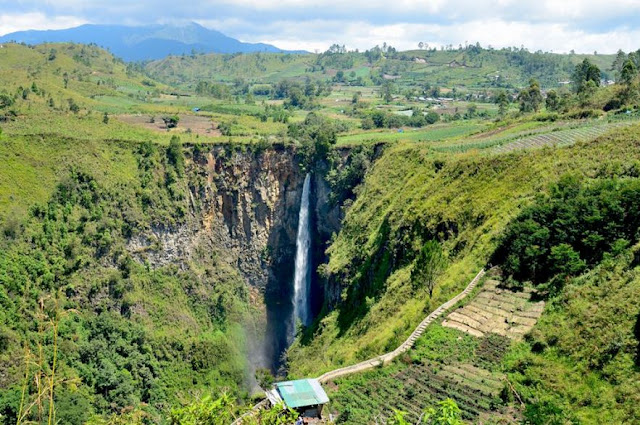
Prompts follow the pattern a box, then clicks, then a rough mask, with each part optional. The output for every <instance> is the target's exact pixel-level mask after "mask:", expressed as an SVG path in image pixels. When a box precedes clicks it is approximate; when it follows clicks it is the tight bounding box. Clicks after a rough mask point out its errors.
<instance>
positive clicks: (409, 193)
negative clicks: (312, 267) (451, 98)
mask: <svg viewBox="0 0 640 425" xmlns="http://www.w3.org/2000/svg"><path fill="white" fill-rule="evenodd" d="M637 132H638V127H637V126H634V127H632V128H629V129H627V130H622V131H619V132H617V133H614V134H613V135H611V136H606V137H602V138H600V139H598V140H597V141H595V142H591V143H582V144H578V145H576V146H574V147H570V148H564V149H552V148H550V149H542V150H538V151H533V152H529V153H523V152H517V153H512V154H508V155H487V156H479V155H476V154H459V155H455V156H442V155H439V154H436V153H434V152H433V151H431V150H429V149H426V148H424V147H420V146H414V145H406V144H398V145H396V146H394V147H392V148H388V149H387V150H385V153H384V155H383V156H382V157H381V158H380V159H379V160H378V161H377V162H376V163H375V165H374V166H373V167H372V169H371V170H370V172H369V173H368V174H367V176H366V179H365V182H364V184H363V185H362V186H361V187H359V188H358V189H357V194H358V195H357V198H356V200H355V202H354V203H353V206H352V207H351V208H350V209H349V210H348V211H347V214H346V217H345V220H344V223H343V229H342V230H341V232H340V233H339V234H338V235H337V238H336V239H335V240H334V241H333V243H332V244H331V246H330V247H329V249H328V251H327V252H328V254H329V262H328V264H327V265H326V266H325V267H323V268H322V270H321V273H324V274H325V276H326V278H327V280H328V284H329V285H332V286H333V287H334V288H335V289H332V290H331V291H335V292H334V293H336V298H337V299H335V300H334V303H335V306H336V309H335V310H333V311H330V312H327V314H326V316H324V317H322V318H320V319H319V320H318V322H317V323H316V324H315V325H314V327H313V328H312V329H309V330H308V332H309V335H308V337H305V338H303V339H302V340H301V341H300V342H299V343H298V344H297V345H296V346H294V348H293V349H292V350H291V352H290V367H291V372H292V374H293V375H294V376H302V375H307V374H313V373H319V372H323V371H326V370H329V369H331V368H333V367H336V366H341V365H346V364H350V363H354V362H356V361H359V360H364V359H366V358H368V357H371V356H374V355H376V354H381V353H383V352H385V351H387V350H390V349H393V348H395V346H397V345H398V343H399V342H400V341H402V340H404V338H405V337H406V336H407V335H408V333H409V332H410V330H412V328H413V326H414V325H415V324H416V323H418V322H419V321H420V318H421V317H422V316H423V315H425V312H428V311H430V310H432V309H433V308H435V306H437V305H439V304H440V303H441V302H442V301H443V300H445V299H448V298H449V297H450V296H451V294H453V293H454V292H457V291H459V290H460V289H461V288H462V287H464V285H466V282H467V281H468V280H470V278H471V277H472V276H473V275H474V274H475V273H476V272H477V270H478V269H479V268H480V267H481V266H482V265H484V264H486V263H487V262H488V261H489V260H490V257H491V255H492V253H493V251H494V250H495V249H496V248H497V245H498V241H499V239H500V237H501V235H502V234H503V232H504V231H505V229H506V226H507V224H508V223H509V220H510V219H511V218H512V217H514V216H515V215H516V214H517V213H518V212H519V211H520V209H521V208H523V207H525V206H527V205H529V204H530V203H532V202H533V201H534V199H535V195H536V194H537V193H539V192H541V191H544V190H546V189H547V188H548V187H549V186H550V185H551V184H553V183H554V182H556V181H557V179H558V178H559V176H560V175H562V174H563V173H566V172H573V173H577V174H579V175H582V176H585V177H590V178H594V177H597V176H599V175H610V174H612V173H625V172H627V173H633V172H634V171H633V170H635V167H636V166H637V159H636V158H637V155H638V144H637V143H638V142H637V136H636V135H637ZM616 170H619V171H616ZM625 170H626V171H625ZM428 240H436V241H438V242H439V243H440V244H441V245H442V247H443V249H444V251H445V252H446V253H447V256H448V267H447V268H446V270H445V271H444V273H443V275H442V276H441V277H440V279H439V281H438V285H437V287H436V289H435V291H434V296H433V298H430V297H429V296H428V291H427V289H426V288H424V287H423V286H422V285H421V284H420V283H419V282H413V281H412V279H411V271H412V269H413V267H414V261H415V259H416V257H415V252H417V250H418V248H419V247H421V246H422V245H423V244H424V243H425V242H426V241H428ZM400 300H402V301H401V302H400ZM312 335H313V337H311V336H312Z"/></svg>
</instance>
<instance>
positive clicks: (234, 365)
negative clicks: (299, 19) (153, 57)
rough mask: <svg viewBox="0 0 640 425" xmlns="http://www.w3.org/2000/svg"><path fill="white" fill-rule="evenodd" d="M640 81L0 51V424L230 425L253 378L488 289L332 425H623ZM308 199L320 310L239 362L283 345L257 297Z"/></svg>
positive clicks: (301, 61)
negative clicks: (446, 411) (269, 332)
mask: <svg viewBox="0 0 640 425" xmlns="http://www.w3.org/2000/svg"><path fill="white" fill-rule="evenodd" d="M634 55H635V54H631V55H629V56H628V59H629V61H628V63H629V64H631V65H629V66H628V67H627V71H628V72H627V73H626V74H624V75H623V73H622V72H621V70H620V69H618V68H619V67H618V68H616V69H612V64H613V60H614V56H607V55H588V56H581V55H555V54H551V53H540V52H538V53H530V52H527V51H524V50H522V49H513V48H512V49H502V50H493V49H483V48H479V47H476V46H468V47H466V48H460V49H456V48H453V47H450V48H447V49H443V50H437V51H434V50H425V49H423V50H415V51H408V52H397V51H395V49H393V48H390V47H388V46H387V47H384V48H377V49H371V50H369V51H367V52H362V53H356V52H344V51H342V50H341V49H340V48H339V47H337V46H334V47H333V48H332V49H331V50H330V51H329V52H326V53H324V54H320V55H312V54H302V55H285V54H265V53H259V54H258V53H256V54H244V55H198V54H194V55H189V56H187V55H185V56H180V57H177V56H174V57H168V58H165V59H163V60H159V61H153V62H148V63H145V64H129V65H127V64H125V63H123V62H122V61H120V60H119V59H117V58H115V57H113V56H112V55H111V54H109V53H108V52H106V51H104V50H102V49H100V48H98V47H96V46H93V45H88V46H85V45H77V44H46V45H38V46H26V45H18V44H13V43H9V44H5V45H3V46H2V48H0V424H3V425H4V424H9V423H11V424H15V423H18V424H23V423H45V422H49V419H50V418H51V421H52V423H53V422H55V421H53V416H54V413H55V419H56V421H57V422H58V423H65V424H66V423H69V424H85V423H88V424H96V425H97V424H109V425H116V424H120V423H134V424H143V423H144V424H151V423H159V424H169V423H171V424H185V425H186V424H193V423H204V422H206V420H205V419H203V418H209V419H207V420H209V421H210V422H211V421H213V419H211V418H212V417H215V416H216V415H217V414H220V415H224V416H220V417H224V418H225V419H220V420H218V419H216V420H218V422H221V421H222V423H226V422H229V421H230V418H231V417H234V415H238V414H239V413H240V412H241V411H242V410H244V409H246V408H247V407H248V406H250V405H251V404H252V403H253V402H254V401H255V399H252V395H253V396H255V397H256V398H260V397H261V393H259V392H258V394H253V393H254V392H255V389H256V388H255V385H254V383H255V381H256V380H257V381H259V382H262V383H264V382H268V381H269V380H270V379H271V378H273V377H271V376H269V373H267V372H266V371H264V370H263V371H260V373H259V374H258V376H257V379H255V378H256V377H254V376H251V375H252V374H253V370H254V369H255V367H256V365H258V363H259V364H260V365H265V364H266V365H273V364H278V365H279V364H280V363H283V367H282V368H280V369H279V370H272V371H270V373H273V374H276V375H278V376H277V379H285V378H303V377H314V376H318V375H320V374H322V373H324V372H327V371H330V370H333V369H335V368H338V367H342V366H348V365H352V364H354V363H357V362H360V361H363V360H367V359H370V358H374V357H376V356H379V355H381V354H384V353H386V352H389V351H392V350H394V349H395V348H396V347H397V346H398V345H399V344H401V343H402V342H403V341H405V339H406V338H407V336H408V335H409V334H410V333H411V332H412V331H413V330H414V329H415V327H416V326H417V325H418V324H419V323H420V322H421V321H422V319H423V318H424V317H425V316H427V315H428V314H429V313H430V312H432V311H434V310H435V309H436V308H437V307H438V306H440V305H441V304H442V303H444V302H445V301H447V300H449V299H451V298H452V297H453V296H454V295H455V294H457V293H459V292H460V291H461V290H462V289H463V288H464V287H465V286H466V285H467V284H468V282H469V281H470V280H471V279H472V278H473V277H474V276H475V275H476V274H477V273H478V271H479V270H480V269H481V268H483V267H486V268H487V269H489V270H490V271H489V273H487V277H486V278H485V279H484V280H483V281H482V285H481V286H480V287H478V288H476V289H475V290H474V292H473V293H472V294H471V295H470V296H469V297H468V298H467V299H465V300H464V301H463V302H462V303H461V304H460V305H459V306H457V307H456V308H454V309H452V310H451V311H448V312H447V313H446V314H445V315H444V316H443V317H441V319H439V321H438V322H437V323H434V324H433V325H431V326H430V327H429V328H428V329H427V330H426V332H425V333H424V335H423V336H422V337H421V338H420V339H419V340H418V341H417V343H416V345H415V347H414V348H413V349H412V350H411V351H409V352H407V353H405V354H404V355H402V356H400V357H399V358H398V359H397V360H396V361H394V362H392V363H391V364H390V365H387V366H385V367H383V368H379V369H374V370H369V371H368V372H365V373H362V374H357V375H353V376H347V377H343V378H340V379H337V380H336V381H335V382H330V383H329V384H328V385H327V386H326V389H327V390H328V392H329V395H330V397H331V399H332V402H331V404H330V406H328V408H327V409H328V412H329V413H331V414H332V415H335V417H337V421H338V423H354V424H364V423H376V421H381V420H387V419H389V418H391V417H392V416H394V415H395V413H394V409H395V410H400V411H405V413H406V415H405V417H406V418H407V419H409V420H411V421H413V422H414V423H415V422H416V421H417V420H418V418H419V417H420V416H421V414H422V413H423V412H424V411H425V410H426V409H429V408H432V407H436V406H437V405H438V403H439V402H441V401H442V400H445V399H447V398H452V399H454V401H455V402H456V403H457V405H458V406H459V407H460V409H461V415H462V418H463V419H464V420H465V421H468V422H473V423H479V422H482V423H504V422H507V423H509V422H511V423H513V422H516V423H517V422H521V423H532V424H556V423H557V424H565V423H598V422H599V421H601V420H602V421H605V422H607V423H635V422H638V420H640V417H639V415H640V413H639V411H638V407H637V406H638V405H640V400H638V394H639V393H640V388H639V387H638V382H640V376H639V375H638V373H639V372H638V356H639V354H638V346H639V344H640V336H639V331H638V327H639V326H640V325H638V313H639V311H640V305H639V304H638V299H637V298H638V297H636V296H635V294H637V292H638V290H639V289H640V288H639V287H638V285H639V282H640V280H639V279H638V265H639V261H638V257H639V256H638V249H639V248H638V244H639V243H640V242H639V240H640V239H639V233H638V226H639V225H640V221H639V220H640V219H639V217H638V211H640V205H638V199H640V195H639V194H640V189H639V187H638V179H639V178H640V124H638V118H639V109H638V100H639V98H638V96H639V92H640V90H639V87H640V86H639V82H640V76H639V74H638V71H637V68H636V67H635V65H633V64H634V63H635V62H633V61H636V60H638V58H640V56H639V55H635V56H634ZM584 59H588V60H587V61H584ZM626 59H627V57H625V60H626ZM574 77H576V78H578V81H576V82H575V83H574V84H573V85H571V86H566V87H565V85H564V84H563V85H562V86H559V84H558V82H559V81H566V80H568V79H571V78H574ZM601 77H605V78H612V79H616V80H617V81H618V82H617V83H616V84H613V85H606V86H604V87H600V86H599V85H600V83H601V81H600V78H601ZM623 77H624V78H623ZM532 78H533V79H532ZM536 79H537V80H538V81H536ZM421 98H422V99H421ZM426 98H429V99H430V100H427V99H426ZM270 167H271V168H270ZM265 169H269V171H270V173H271V174H268V175H267V176H265V175H263V174H261V173H262V172H263V171H264V170H265ZM307 172H310V173H311V174H312V175H313V176H314V179H312V180H313V183H312V184H313V185H314V188H313V189H312V190H311V193H312V196H313V197H314V198H313V199H312V200H311V202H314V205H315V210H314V211H313V212H312V215H313V220H312V223H314V224H313V225H317V228H316V233H317V234H314V238H316V239H315V242H314V244H315V245H314V246H313V256H314V260H313V261H315V262H317V263H318V264H319V267H318V268H317V270H312V273H313V282H314V284H315V283H316V281H317V282H318V284H319V288H318V292H319V294H318V296H319V297H320V298H322V299H321V300H319V302H318V309H319V310H320V311H319V314H318V316H317V317H316V318H315V321H314V322H313V323H312V324H311V325H310V326H308V327H304V326H302V327H298V333H297V334H296V335H295V341H294V342H293V344H292V345H291V346H290V347H289V348H288V350H287V351H286V352H285V353H275V355H274V357H275V356H278V358H269V359H259V360H257V359H256V357H259V355H258V356H256V353H253V352H252V353H250V352H249V346H251V345H252V344H253V343H255V341H253V340H254V339H256V338H255V336H254V335H253V333H255V332H256V329H262V328H258V326H262V325H264V323H262V321H263V320H265V321H266V320H271V321H274V320H275V321H276V322H275V324H276V325H280V326H284V325H287V324H288V323H287V320H289V318H286V317H285V318H283V317H272V316H270V314H271V311H270V310H269V311H267V310H268V309H267V307H268V305H267V301H268V300H267V298H268V296H267V294H269V296H271V297H272V298H276V302H277V303H278V304H279V305H284V304H286V303H288V302H289V298H288V297H289V295H290V294H289V289H291V288H289V287H288V286H286V285H289V284H290V280H291V279H290V277H289V276H288V275H286V273H288V272H286V269H287V267H286V264H285V263H287V264H288V263H289V262H290V263H291V264H293V263H294V258H291V259H290V261H289V258H288V257H292V256H293V252H295V249H294V248H295V239H296V229H297V224H298V223H297V220H298V208H299V205H300V197H301V192H302V191H303V190H302V185H303V182H304V180H305V173H307ZM234 179H235V180H234ZM236 180H237V181H236ZM298 184H299V185H298ZM316 185H318V186H317V187H315V186H316ZM274 204H275V205H274ZM278 208H279V209H278ZM276 211H279V212H276ZM252 220H255V222H252ZM285 221H286V222H285ZM218 222H219V223H218ZM212 223H213V225H214V227H215V225H218V224H219V225H220V226H219V227H218V228H213V227H212ZM259 226H261V228H262V229H264V234H260V232H259V231H257V230H256V227H259ZM198 232H200V233H198ZM196 233H198V234H199V235H205V236H206V237H202V238H198V237H193V239H190V238H191V236H193V235H192V234H196ZM172 238H173V239H172ZM182 239H188V241H187V242H188V243H189V252H188V254H185V251H181V250H179V249H177V248H176V247H175V246H174V245H178V244H179V242H184V241H183V240H182ZM141 241H142V242H141ZM176 241H177V242H176ZM174 242H175V243H174ZM261 243H264V244H265V245H266V246H264V247H262V246H260V244H261ZM287 243H288V244H289V245H291V246H288V245H287V246H284V245H285V244H287ZM163 244H166V246H163ZM256 247H257V248H256ZM164 248H166V256H167V257H171V260H170V261H164V260H166V259H163V258H160V259H155V260H154V259H153V258H155V257H153V254H158V255H161V254H162V253H165V251H163V249H164ZM251 250H255V251H256V253H255V256H254V257H251V256H250V254H251V252H249V251H251ZM278 256H279V257H278ZM152 257H153V258H152ZM241 257H242V258H241ZM276 258H278V260H276ZM247 259H249V260H247ZM249 261H252V262H253V263H255V264H253V263H251V264H249ZM278 261H280V263H279V262H278ZM282 264H285V267H281V266H282ZM292 267H293V266H292ZM278 268H282V269H283V270H279V269H278ZM248 269H249V270H248ZM276 269H277V270H276ZM256 270H257V271H258V272H259V273H264V275H265V276H268V277H265V280H268V282H269V283H268V285H275V287H274V288H271V287H269V288H258V287H256V286H252V285H250V284H249V282H250V279H249V278H248V277H247V273H254V272H255V271H256ZM285 275H286V276H285ZM285 281H286V282H285ZM271 301H272V300H271ZM320 304H322V305H320ZM510 306H511V307H510ZM514 306H515V307H514ZM465 309H466V310H465ZM483 309H484V310H483ZM492 309H493V310H492ZM501 309H502V310H501ZM509 309H511V310H509ZM469 311H471V312H472V313H473V314H472V316H473V315H474V314H476V315H477V316H478V317H476V316H474V317H471V319H470V320H468V321H467V323H464V321H465V320H467V319H468V317H467V318H465V314H466V313H467V312H469ZM491 311H494V312H495V311H497V313H496V315H497V316H499V317H502V316H500V314H506V315H507V316H506V317H507V318H506V319H504V318H503V319H497V322H499V323H496V319H495V318H493V319H487V321H488V323H489V325H492V326H493V325H495V326H494V327H495V329H498V331H499V332H498V331H496V332H489V331H487V330H486V326H488V325H486V324H485V323H481V322H482V320H479V317H485V316H483V312H485V313H486V312H491ZM505 311H507V313H505ZM474 312H475V313H474ZM470 314H471V313H470ZM487 317H488V316H487ZM456 318H457V319H456ZM476 319H478V320H476ZM483 320H484V319H483ZM491 320H494V322H491ZM270 325H274V322H271V323H270ZM295 325H296V324H295V323H293V322H291V328H292V329H293V328H295V327H296V326H295ZM517 325H522V326H521V327H518V326H517ZM525 325H526V326H525ZM514 329H515V331H514ZM512 331H513V334H510V333H509V332H512ZM500 332H502V333H500ZM288 335H289V336H291V335H293V331H292V333H291V334H288ZM258 339H259V338H258ZM291 339H294V338H293V336H291ZM281 354H283V355H284V356H283V357H282V358H280V357H279V356H280V355H281ZM274 369H275V367H274ZM250 394H252V395H250ZM400 415H402V414H400ZM198 416H199V417H200V419H197V420H196V419H194V418H195V417H198ZM267 416H268V417H270V419H269V418H267ZM283 418H284V416H281V417H280V418H279V417H278V412H272V411H267V412H266V413H264V414H263V418H261V419H259V420H260V421H262V422H261V423H263V424H276V423H280V424H281V425H282V424H283V423H286V422H287V421H289V420H290V417H287V419H283ZM198 421H200V422H198ZM278 421H280V422H278ZM218 422H215V421H214V422H212V423H218ZM207 423H209V422H207Z"/></svg>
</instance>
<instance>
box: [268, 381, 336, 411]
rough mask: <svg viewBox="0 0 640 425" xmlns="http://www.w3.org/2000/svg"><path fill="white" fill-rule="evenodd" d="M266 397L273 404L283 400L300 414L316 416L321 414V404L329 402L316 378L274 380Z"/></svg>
mask: <svg viewBox="0 0 640 425" xmlns="http://www.w3.org/2000/svg"><path fill="white" fill-rule="evenodd" d="M267 398H268V399H269V401H270V402H271V404H273V405H276V404H278V403H280V402H284V404H285V405H286V406H287V407H288V408H290V409H294V410H296V411H298V412H300V414H301V415H302V416H305V417H318V418H319V417H321V415H322V406H323V405H325V404H327V403H328V402H329V397H327V393H325V392H324V389H322V385H320V382H318V380H317V379H298V380H296V381H285V382H276V383H275V386H274V388H273V389H272V390H269V391H267Z"/></svg>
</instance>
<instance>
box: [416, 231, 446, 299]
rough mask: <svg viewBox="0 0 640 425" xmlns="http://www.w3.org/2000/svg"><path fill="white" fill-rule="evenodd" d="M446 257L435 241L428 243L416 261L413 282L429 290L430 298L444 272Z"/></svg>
mask: <svg viewBox="0 0 640 425" xmlns="http://www.w3.org/2000/svg"><path fill="white" fill-rule="evenodd" d="M446 261H447V260H446V257H445V255H444V252H443V250H442V247H441V246H440V244H439V243H438V242H437V241H435V240H429V241H427V242H426V243H425V244H424V245H423V247H422V249H421V250H420V253H419V254H418V258H417V259H416V263H415V264H414V266H413V270H412V271H411V280H412V281H413V282H414V284H415V283H418V284H423V285H424V286H426V287H427V289H428V290H429V297H432V296H433V289H434V288H435V284H436V279H437V278H438V276H440V273H442V271H443V270H444V266H445V264H446Z"/></svg>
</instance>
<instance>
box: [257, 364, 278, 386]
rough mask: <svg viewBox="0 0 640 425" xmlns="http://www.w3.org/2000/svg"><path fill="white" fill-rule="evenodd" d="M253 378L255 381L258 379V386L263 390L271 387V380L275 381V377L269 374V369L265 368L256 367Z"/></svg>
mask: <svg viewBox="0 0 640 425" xmlns="http://www.w3.org/2000/svg"><path fill="white" fill-rule="evenodd" d="M255 378H256V381H258V385H260V388H262V389H264V390H267V389H269V388H271V385H273V382H274V381H275V378H274V377H273V375H272V374H271V371H270V370H269V369H266V368H259V369H257V370H256V373H255Z"/></svg>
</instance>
